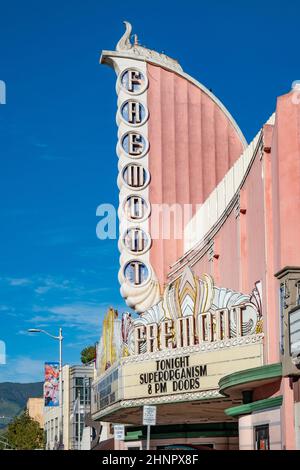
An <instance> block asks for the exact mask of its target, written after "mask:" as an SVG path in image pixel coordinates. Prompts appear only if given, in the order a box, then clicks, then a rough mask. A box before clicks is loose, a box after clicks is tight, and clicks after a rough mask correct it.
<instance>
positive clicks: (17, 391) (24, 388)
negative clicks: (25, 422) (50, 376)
mask: <svg viewBox="0 0 300 470" xmlns="http://www.w3.org/2000/svg"><path fill="white" fill-rule="evenodd" d="M42 396H43V382H34V383H29V384H20V383H14V382H2V383H0V429H1V428H4V427H5V426H7V424H8V423H9V421H10V420H11V419H12V418H14V417H15V416H16V415H18V414H19V413H20V412H21V411H22V410H23V409H24V407H25V405H26V402H27V400H28V398H29V397H33V398H39V397H42Z"/></svg>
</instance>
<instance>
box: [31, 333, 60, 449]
mask: <svg viewBox="0 0 300 470" xmlns="http://www.w3.org/2000/svg"><path fill="white" fill-rule="evenodd" d="M28 332H29V333H44V334H45V335H47V336H50V338H53V339H57V340H58V341H59V441H58V442H59V444H60V445H61V444H62V443H63V406H62V405H63V404H62V401H63V394H62V341H63V339H64V337H63V335H62V328H60V329H59V334H58V336H55V335H51V334H50V333H48V331H45V330H41V329H39V328H30V329H29V330H28Z"/></svg>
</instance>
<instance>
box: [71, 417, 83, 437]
mask: <svg viewBox="0 0 300 470" xmlns="http://www.w3.org/2000/svg"><path fill="white" fill-rule="evenodd" d="M78 419H79V415H78V413H76V415H75V421H74V423H73V427H74V433H73V435H74V436H75V440H76V442H78V431H79V429H78V428H79V422H78ZM83 428H84V415H83V413H80V440H81V439H82V433H83Z"/></svg>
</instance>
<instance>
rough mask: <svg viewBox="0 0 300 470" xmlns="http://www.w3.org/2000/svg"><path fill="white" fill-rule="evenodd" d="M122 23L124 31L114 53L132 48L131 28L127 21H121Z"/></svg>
mask: <svg viewBox="0 0 300 470" xmlns="http://www.w3.org/2000/svg"><path fill="white" fill-rule="evenodd" d="M123 23H124V25H125V28H126V30H125V33H124V34H123V36H122V37H121V39H120V40H119V42H118V44H117V46H116V51H118V52H122V51H128V50H129V49H131V48H132V44H131V42H130V37H131V32H132V26H131V24H130V23H129V22H128V21H123Z"/></svg>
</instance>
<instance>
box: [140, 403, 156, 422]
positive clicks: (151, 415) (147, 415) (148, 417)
mask: <svg viewBox="0 0 300 470" xmlns="http://www.w3.org/2000/svg"><path fill="white" fill-rule="evenodd" d="M143 425H144V426H155V425H156V406H151V405H145V406H144V407H143Z"/></svg>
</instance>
